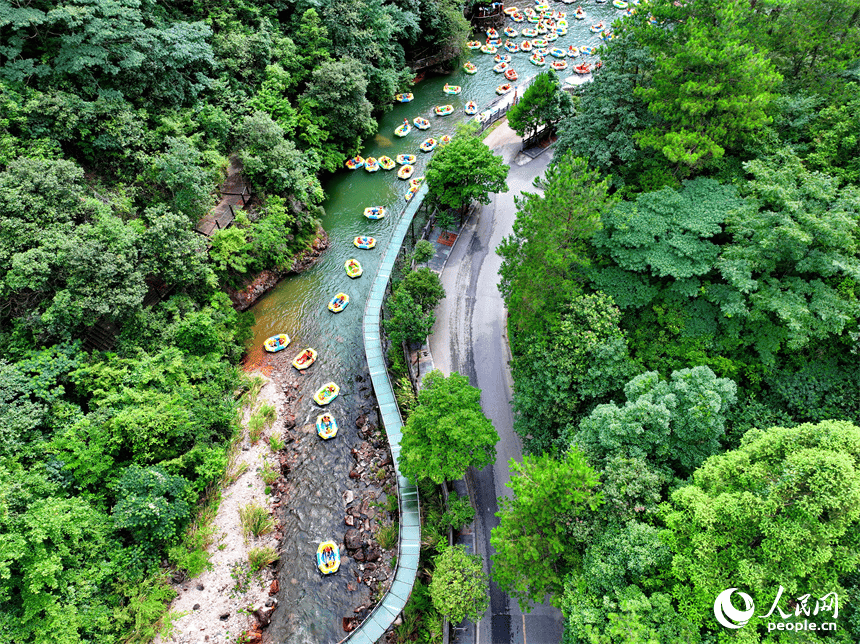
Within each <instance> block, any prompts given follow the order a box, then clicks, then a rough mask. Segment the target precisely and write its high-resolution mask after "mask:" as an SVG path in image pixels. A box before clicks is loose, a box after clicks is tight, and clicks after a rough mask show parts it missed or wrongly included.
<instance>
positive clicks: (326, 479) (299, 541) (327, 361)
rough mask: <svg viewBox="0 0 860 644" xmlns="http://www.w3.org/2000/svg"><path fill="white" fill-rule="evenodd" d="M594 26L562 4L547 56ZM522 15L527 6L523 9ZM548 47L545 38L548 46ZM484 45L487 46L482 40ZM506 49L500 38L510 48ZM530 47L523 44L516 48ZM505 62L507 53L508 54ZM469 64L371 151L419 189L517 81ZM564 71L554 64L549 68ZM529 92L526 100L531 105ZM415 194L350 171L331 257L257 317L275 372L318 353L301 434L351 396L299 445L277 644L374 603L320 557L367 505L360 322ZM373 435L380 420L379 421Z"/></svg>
mask: <svg viewBox="0 0 860 644" xmlns="http://www.w3.org/2000/svg"><path fill="white" fill-rule="evenodd" d="M581 4H582V7H583V9H585V11H586V14H587V15H586V19H585V20H582V21H579V20H575V19H573V13H574V10H575V8H576V7H577V6H578V5H577V4H562V3H560V2H552V3H551V8H552V9H553V10H556V11H564V12H566V13H567V14H568V33H567V35H565V36H561V37H559V38H558V40H556V41H555V42H551V43H549V47H550V48H552V47H561V48H563V49H565V50H566V49H567V47H568V45H571V44H572V45H574V46H580V45H591V46H597V45H599V44H601V41H600V40H599V38H598V37H597V35H596V34H592V33H591V32H590V31H589V27H590V26H591V25H592V24H593V23H596V22H598V21H600V20H603V21H604V22H605V23H606V24H607V25H609V24H610V23H611V21H612V20H615V19H618V18H619V17H621V15H622V14H623V12H622V11H619V10H617V9H615V8H614V7H613V6H612V4H611V3H606V4H595V3H594V1H593V0H590V1H589V2H587V3H585V2H583V3H581ZM517 5H518V6H521V7H525V6H529V5H527V4H526V3H521V2H518V3H517ZM506 24H509V25H511V26H513V28H514V29H516V30H517V31H521V30H522V29H523V28H527V27H529V26H533V25H530V24H529V23H527V22H523V23H519V24H515V23H513V22H512V21H511V20H510V19H508V20H506ZM541 37H542V36H541ZM476 39H478V40H481V41H482V42H483V41H484V40H485V36H484V35H483V34H481V35H478V36H477V37H476ZM505 39H506V37H505V36H504V34H502V42H503V43H504V41H505ZM512 40H513V41H514V42H517V43H519V42H521V41H522V40H523V37H522V36H517V37H516V38H513V39H512ZM499 53H505V52H504V50H503V49H500V50H499ZM529 55H530V54H526V53H517V54H513V55H512V65H513V67H514V69H516V70H517V72H518V74H519V79H518V81H517V82H516V83H514V86H515V87H516V86H517V85H521V84H522V83H523V82H524V80H526V79H528V78H530V77H532V76H534V75H536V74H537V73H539V72H540V71H543V70H544V69H548V66H547V67H543V68H540V67H536V66H534V65H532V64H531V63H529V61H528V57H529ZM468 60H471V61H472V62H473V63H474V64H475V65H477V67H478V73H477V74H475V75H468V74H466V73H465V72H463V71H462V68H458V70H457V71H456V72H454V73H453V74H450V75H448V76H432V77H429V78H426V79H425V80H422V81H421V82H419V83H417V84H416V85H415V86H414V88H413V89H412V92H413V93H414V95H415V99H414V100H413V101H412V102H410V103H404V104H396V105H395V106H394V109H393V110H391V111H390V112H388V113H387V114H385V115H384V116H382V117H381V118H380V120H379V134H377V135H376V137H375V138H374V139H373V140H371V141H369V142H367V144H366V145H365V146H364V148H363V149H362V151H361V155H362V156H364V157H367V156H374V157H377V158H379V157H380V156H382V155H387V156H389V157H391V158H392V159H393V158H395V157H396V156H397V155H398V154H415V155H417V156H418V161H417V162H416V164H415V165H416V170H415V174H414V176H415V177H418V176H422V175H423V174H424V169H425V168H426V165H427V162H428V161H429V159H430V155H428V154H423V153H422V152H420V151H419V150H418V145H419V143H420V142H421V141H423V140H424V139H425V138H427V137H429V136H432V137H434V138H436V139H438V138H439V137H440V136H442V135H443V134H453V131H454V127H455V125H456V124H457V123H458V122H461V121H463V120H464V119H465V118H467V117H466V116H465V114H464V112H463V106H464V105H465V104H466V102H468V101H470V100H473V101H475V102H476V103H477V104H478V106H479V108H481V109H483V108H484V107H485V106H486V105H487V104H488V103H490V102H491V101H493V100H495V99H496V98H497V96H496V93H495V88H496V87H497V86H498V85H500V84H502V83H505V82H507V81H505V80H504V77H503V75H502V74H496V73H494V72H493V71H492V67H493V65H494V63H493V56H491V55H488V54H483V53H481V52H480V51H473V52H469V55H468ZM551 60H555V59H554V58H552V57H550V56H547V62H549V61H551ZM566 60H567V61H568V69H567V70H566V71H563V72H560V73H559V75H560V76H561V78H565V77H567V76H572V75H574V73H573V71H572V66H573V64H579V63H581V62H583V61H589V62H591V63H592V64H593V63H594V62H596V60H597V58H596V57H595V56H585V57H583V56H580V57H578V58H572V59H571V58H567V59H566ZM445 83H450V84H451V85H460V86H462V88H463V91H462V93H461V94H459V95H457V96H449V95H446V94H445V93H443V91H442V87H443V86H444V85H445ZM521 93H522V92H520V94H521ZM449 103H450V104H452V105H454V107H455V111H454V113H453V114H452V115H450V116H444V117H439V116H436V115H435V114H434V113H433V107H434V106H435V105H445V104H449ZM416 116H423V117H425V118H426V119H428V120H429V121H430V122H431V124H432V125H431V128H430V129H429V130H426V131H423V132H422V131H419V130H418V129H417V128H414V127H413V129H412V131H411V132H410V134H409V135H407V136H406V137H404V138H397V137H395V136H394V129H395V128H396V127H397V126H398V125H399V124H400V123H402V122H403V119H404V118H408V119H409V121H410V123H411V122H412V119H413V118H414V117H416ZM407 188H408V185H407V182H405V181H401V180H399V179H398V178H397V175H396V169H395V170H392V171H388V172H386V171H384V170H379V171H378V172H376V173H372V174H371V173H368V172H366V171H365V170H363V169H360V170H354V171H349V170H343V171H341V172H338V173H337V174H335V175H334V176H332V177H331V178H329V179H328V180H327V181H326V183H325V190H326V200H325V203H324V204H323V205H324V207H325V210H326V215H325V217H324V218H323V227H324V228H325V230H326V232H327V233H328V235H329V240H330V241H329V248H328V249H327V250H326V251H325V253H324V254H323V255H322V257H321V258H320V260H319V261H318V262H317V263H316V264H315V265H314V266H313V267H312V268H310V269H309V270H308V271H306V272H304V273H302V274H301V275H297V276H293V277H289V278H287V279H284V280H283V281H281V282H280V283H279V284H278V285H277V286H276V287H275V288H274V289H273V290H272V291H270V292H269V293H268V294H266V295H265V296H264V297H263V298H261V299H260V301H258V302H257V303H256V304H255V305H254V307H253V311H254V314H255V316H256V324H255V326H254V337H253V339H252V341H251V343H250V344H251V346H253V347H259V346H260V345H261V344H262V342H263V340H265V339H266V338H267V337H268V336H270V335H274V334H275V333H287V334H289V335H290V337H291V338H292V344H291V345H290V347H289V348H288V349H287V350H285V351H282V352H280V353H278V354H273V355H267V356H266V362H267V364H269V365H271V367H272V368H273V370H274V371H276V372H277V371H284V372H286V371H287V370H290V369H292V367H290V361H291V360H292V358H293V357H294V356H295V355H296V354H297V353H298V352H299V351H300V350H301V349H303V348H304V347H307V346H311V347H314V348H315V349H316V350H317V351H318V352H319V358H318V359H317V362H316V363H315V364H314V365H313V366H312V367H311V368H310V369H308V370H307V372H305V376H304V377H303V378H302V385H301V388H300V389H299V390H298V393H297V395H298V396H299V401H298V404H297V405H296V424H297V426H298V427H301V426H303V425H306V424H308V423H313V422H314V421H315V419H316V416H317V415H318V414H319V413H321V410H320V408H319V407H318V406H317V405H316V404H314V403H313V401H312V400H311V396H312V394H313V392H314V391H316V389H318V388H319V387H320V386H321V385H322V384H324V383H326V382H328V381H330V380H334V381H335V382H337V383H338V384H339V385H340V387H341V393H340V396H339V397H338V398H337V399H336V400H335V401H334V402H333V403H331V405H329V407H328V410H329V411H331V412H332V413H333V414H334V415H335V417H336V418H337V419H338V422H339V423H340V427H341V429H340V432H339V433H338V435H337V437H336V438H334V439H333V440H330V441H325V442H323V441H321V440H319V439H318V438H317V437H316V435H315V434H312V433H309V434H304V435H302V437H301V438H299V440H298V442H299V443H300V444H299V451H300V452H303V453H305V454H306V455H307V456H306V457H305V458H303V459H302V460H301V461H300V462H299V463H297V464H296V465H295V466H294V468H293V470H292V472H291V473H290V475H289V479H290V484H291V487H292V492H291V496H290V498H289V499H285V501H286V503H285V506H284V507H283V508H281V510H282V515H281V521H282V523H283V526H284V538H283V543H282V548H283V552H282V566H281V574H280V592H279V595H278V608H277V610H276V611H275V613H274V615H273V618H272V624H271V626H270V629H269V635H270V637H271V639H272V641H274V642H278V643H281V642H283V643H287V642H290V643H293V642H296V643H301V644H322V643H326V642H336V641H339V640H340V639H342V638H343V637H344V636H345V635H346V634H345V633H344V631H343V629H342V623H341V620H342V618H343V617H345V616H352V615H353V608H355V607H356V606H358V605H360V604H366V603H368V602H369V597H368V593H367V590H366V589H364V594H362V591H361V590H357V591H350V590H349V589H348V588H347V584H349V583H352V584H355V581H356V576H357V575H358V574H360V573H359V571H358V566H357V564H356V562H354V561H353V560H352V559H351V558H349V557H347V556H344V557H343V558H342V561H341V568H340V571H339V572H338V573H337V574H335V575H331V576H328V577H322V576H321V575H320V574H319V572H318V571H317V569H316V564H315V553H316V548H317V545H318V544H319V543H320V542H321V541H324V540H326V539H334V540H335V541H336V542H342V539H343V534H344V532H345V531H346V530H347V526H346V525H345V524H344V522H343V518H344V508H345V504H344V502H343V500H342V495H343V493H344V492H345V490H347V489H353V490H355V492H356V497H357V498H358V497H360V495H361V492H362V491H363V490H364V489H365V488H364V486H363V484H361V483H354V482H353V481H351V480H350V479H349V476H348V474H349V470H350V469H351V468H352V466H353V463H354V461H353V459H352V456H351V455H350V450H351V449H352V448H353V447H355V446H356V445H357V444H358V443H359V442H360V440H361V439H360V438H359V436H358V434H357V430H356V427H355V419H356V418H357V417H358V416H359V414H367V413H368V411H369V410H371V409H372V407H373V399H372V392H371V391H370V390H369V384H368V373H367V365H366V362H365V358H364V348H363V341H362V328H361V317H362V313H363V311H364V305H365V296H366V293H367V292H368V290H369V288H370V283H371V280H372V279H373V277H374V276H375V274H376V269H377V265H378V262H379V260H380V258H381V256H382V249H384V248H385V246H386V244H387V241H388V239H389V237H390V235H391V231H392V230H393V228H394V225H395V223H396V221H397V218H398V217H399V216H400V215H401V214H402V212H403V210H404V208H405V207H406V203H407V202H406V201H405V199H404V198H403V195H404V194H405V192H406V190H407ZM367 206H384V207H385V208H386V210H387V211H388V214H387V216H386V218H385V219H382V220H378V221H371V220H368V219H366V218H365V217H364V216H363V211H364V208H365V207H367ZM363 234H368V235H371V236H373V237H375V238H376V240H377V246H376V248H375V249H373V250H359V249H357V248H355V246H353V243H352V241H353V238H354V237H356V236H357V235H363ZM349 258H356V259H358V260H359V262H361V264H362V267H363V269H364V275H363V276H362V277H361V278H359V279H357V280H352V279H350V278H349V277H347V275H346V273H345V271H344V268H343V265H344V262H345V261H346V260H347V259H349ZM341 291H343V292H346V293H348V294H349V296H350V303H349V306H348V307H347V308H346V309H345V310H344V311H343V312H341V313H339V314H336V315H335V314H333V313H331V312H329V311H328V310H327V303H328V301H329V300H330V299H331V298H332V297H333V296H334V295H335V294H336V293H338V292H341ZM370 418H371V420H372V421H373V422H374V423H375V422H376V419H375V417H374V416H373V415H372V414H370Z"/></svg>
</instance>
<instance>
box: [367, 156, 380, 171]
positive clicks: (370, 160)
mask: <svg viewBox="0 0 860 644" xmlns="http://www.w3.org/2000/svg"><path fill="white" fill-rule="evenodd" d="M364 169H365V170H367V171H368V172H376V171H377V170H379V162H378V161H377V160H376V159H375V158H374V157H367V158H366V159H365V160H364Z"/></svg>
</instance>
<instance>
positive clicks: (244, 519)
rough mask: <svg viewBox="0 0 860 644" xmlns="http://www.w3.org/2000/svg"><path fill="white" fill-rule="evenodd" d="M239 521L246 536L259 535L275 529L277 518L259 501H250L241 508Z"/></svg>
mask: <svg viewBox="0 0 860 644" xmlns="http://www.w3.org/2000/svg"><path fill="white" fill-rule="evenodd" d="M239 522H240V523H241V524H242V533H243V534H244V535H245V537H249V536H252V535H253V536H255V537H259V536H262V535H264V534H269V533H270V532H271V531H272V530H274V529H275V519H274V518H272V515H270V514H269V511H268V510H267V509H266V508H264V507H263V506H262V505H260V504H259V503H249V504H248V505H245V506H242V507H241V508H239Z"/></svg>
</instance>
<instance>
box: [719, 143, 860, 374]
mask: <svg viewBox="0 0 860 644" xmlns="http://www.w3.org/2000/svg"><path fill="white" fill-rule="evenodd" d="M744 167H745V168H746V169H747V170H748V171H749V172H750V173H752V175H753V180H752V181H751V182H750V184H749V189H750V196H751V201H750V203H749V204H748V205H747V206H746V207H744V208H741V209H739V210H737V211H736V212H735V213H733V215H732V216H731V217H730V218H729V219H728V221H727V227H726V228H727V232H728V233H729V234H731V235H732V242H733V243H732V244H730V245H727V246H726V247H725V248H724V250H723V252H722V253H721V256H720V259H719V262H718V266H719V269H720V273H721V275H722V277H723V279H724V280H725V281H726V284H727V287H728V288H727V289H719V290H718V289H714V292H713V295H712V297H713V299H714V300H715V303H716V304H717V305H718V306H719V307H720V309H721V312H722V313H723V315H724V316H725V319H726V322H725V324H726V326H727V327H728V328H727V331H728V332H732V333H743V334H744V335H745V336H746V338H745V339H747V341H748V342H750V344H753V345H754V346H755V348H756V350H757V352H758V354H759V355H760V356H761V357H762V358H763V359H764V360H765V361H766V362H772V360H773V356H774V354H775V353H777V352H778V351H779V350H780V349H781V347H788V348H789V349H797V348H801V347H804V346H806V345H807V344H808V343H809V342H810V341H813V340H824V339H826V338H832V337H834V336H836V335H839V334H840V333H842V331H843V330H844V329H845V328H846V326H847V325H850V324H852V323H853V320H854V319H856V317H857V314H858V305H857V299H856V285H855V284H856V280H857V279H858V278H860V259H858V257H857V249H858V242H860V236H859V235H858V229H857V225H856V223H857V221H858V212H860V193H858V192H857V191H856V189H854V188H844V189H839V188H838V182H837V181H836V180H834V179H833V178H832V177H829V176H827V175H823V174H819V173H814V172H809V171H808V170H806V169H805V168H804V167H803V165H802V164H801V162H800V160H799V159H798V158H797V157H796V156H794V155H793V154H791V153H788V152H785V151H783V152H781V153H778V154H776V155H775V156H774V157H772V158H768V159H756V160H754V161H750V162H748V163H747V164H745V166H744ZM742 329H743V330H742ZM747 334H748V335H747Z"/></svg>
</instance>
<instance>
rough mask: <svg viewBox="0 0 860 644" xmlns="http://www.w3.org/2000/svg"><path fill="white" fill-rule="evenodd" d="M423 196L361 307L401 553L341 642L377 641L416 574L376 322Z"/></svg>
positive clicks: (415, 517)
mask: <svg viewBox="0 0 860 644" xmlns="http://www.w3.org/2000/svg"><path fill="white" fill-rule="evenodd" d="M426 195H427V184H426V183H424V184H423V185H422V186H421V188H420V190H418V192H417V193H416V194H415V196H414V197H413V198H412V201H411V202H410V203H409V206H407V208H406V210H404V211H403V214H402V215H401V217H400V221H399V222H398V223H397V227H396V228H395V229H394V234H393V235H392V236H391V240H390V241H389V242H388V247H387V248H386V249H385V256H384V257H383V258H382V262H381V263H380V265H379V270H378V271H377V273H376V277H375V278H374V280H373V285H372V286H371V287H370V293H369V295H368V296H367V304H366V305H365V307H364V352H365V355H366V356H367V366H368V367H369V368H370V379H371V381H372V382H373V391H374V393H375V394H376V400H377V402H378V403H379V416H380V418H381V419H382V424H383V426H384V427H385V432H386V434H387V435H388V444H389V446H390V447H391V457H392V459H393V460H394V474H395V476H396V477H397V493H398V497H399V503H400V552H399V554H398V557H397V569H396V570H395V572H394V581H393V582H392V583H391V588H389V589H388V592H387V593H386V594H385V596H384V597H383V598H382V601H381V602H380V603H379V604H378V605H377V606H376V608H374V609H373V612H372V613H370V615H368V616H367V619H365V620H364V621H363V622H362V623H361V626H359V627H358V628H356V629H355V630H354V631H352V633H350V634H349V635H348V636H346V637H345V638H344V639H343V640H341V641H343V642H346V641H349V642H350V644H353V643H355V644H375V642H376V641H377V640H378V639H379V638H381V637H382V636H383V634H384V633H385V631H386V630H387V629H388V627H389V626H391V625H392V624H393V623H394V620H395V619H397V616H398V615H399V614H400V613H401V611H402V610H403V608H404V606H406V602H407V601H408V600H409V595H410V593H411V592H412V587H413V586H414V585H415V577H416V575H417V574H418V558H419V554H420V550H421V517H420V514H419V510H418V488H416V487H415V486H414V485H413V484H412V483H410V482H409V480H408V479H407V478H406V477H405V476H403V474H401V473H400V439H401V438H402V437H403V433H402V429H403V418H402V417H401V416H400V409H399V408H398V406H397V401H396V400H395V398H394V389H393V388H392V386H391V380H389V378H388V369H387V368H386V366H385V355H384V354H383V351H382V336H381V334H380V329H379V323H380V320H381V317H382V313H381V312H382V300H383V299H384V298H385V290H386V287H387V285H388V280H389V279H390V277H391V271H392V270H393V269H394V261H395V260H396V259H397V254H398V253H399V252H400V247H401V246H402V245H403V240H404V239H405V238H406V233H407V232H408V231H409V226H410V224H411V223H412V218H413V217H414V216H415V213H416V212H417V211H418V208H419V206H421V203H422V202H423V201H424V197H425V196H426Z"/></svg>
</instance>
